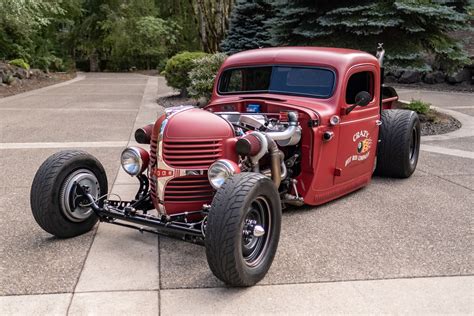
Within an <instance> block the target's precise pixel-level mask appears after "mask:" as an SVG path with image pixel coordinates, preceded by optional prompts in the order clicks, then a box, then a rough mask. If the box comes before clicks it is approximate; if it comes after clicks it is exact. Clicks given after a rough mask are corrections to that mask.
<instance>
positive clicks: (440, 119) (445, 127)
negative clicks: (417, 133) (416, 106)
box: [394, 102, 462, 136]
mask: <svg viewBox="0 0 474 316" xmlns="http://www.w3.org/2000/svg"><path fill="white" fill-rule="evenodd" d="M404 107H405V105H404V104H403V103H400V102H397V103H396V104H395V105H394V108H404ZM418 116H419V118H420V123H421V136H429V135H440V134H446V133H450V132H453V131H455V130H457V129H459V128H461V126H462V124H461V122H459V121H458V120H457V119H455V118H454V117H452V116H451V115H448V114H445V113H441V112H438V111H436V110H433V109H430V110H429V111H428V113H426V114H418Z"/></svg>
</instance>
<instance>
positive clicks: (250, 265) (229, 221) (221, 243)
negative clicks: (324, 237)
mask: <svg viewBox="0 0 474 316" xmlns="http://www.w3.org/2000/svg"><path fill="white" fill-rule="evenodd" d="M280 227H281V203H280V196H279V194H278V191H277V189H276V187H275V185H274V184H273V182H272V181H271V180H270V179H269V178H268V177H265V176H263V175H261V174H257V173H241V174H237V175H235V176H233V177H231V178H229V179H227V180H226V182H225V183H224V184H223V185H222V187H221V188H220V189H219V190H217V192H216V195H215V196H214V199H213V200H212V205H211V209H210V212H209V215H208V218H207V225H206V239H205V245H206V256H207V262H208V263H209V267H210V268H211V270H212V272H213V273H214V275H215V276H216V277H218V278H219V279H220V280H222V281H223V282H224V283H226V284H228V285H231V286H251V285H254V284H256V283H257V282H258V281H260V280H261V279H263V277H264V276H265V274H266V273H267V271H268V269H269V268H270V266H271V264H272V262H273V258H274V257H275V253H276V250H277V247H278V241H279V239H280Z"/></svg>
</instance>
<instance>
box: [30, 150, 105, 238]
mask: <svg viewBox="0 0 474 316" xmlns="http://www.w3.org/2000/svg"><path fill="white" fill-rule="evenodd" d="M66 153H68V152H67V151H66V152H60V153H57V154H55V155H53V156H51V157H50V158H49V159H48V160H52V161H53V162H58V163H59V161H60V159H61V157H62V155H64V154H66ZM48 160H47V161H45V162H44V163H43V165H41V167H40V168H39V170H38V172H37V174H36V176H35V178H34V180H33V185H32V187H33V188H35V187H36V188H37V187H42V186H50V189H48V190H47V191H46V192H43V193H44V194H43V195H42V196H39V197H38V196H37V195H38V193H35V194H36V199H38V198H39V199H40V201H39V204H38V203H35V204H34V205H35V206H33V203H32V208H33V207H36V208H39V209H37V210H33V215H34V217H35V219H36V220H37V222H38V224H40V226H42V228H43V229H45V230H46V231H47V232H49V233H51V234H53V235H55V236H57V237H59V238H69V237H74V236H78V235H81V234H84V233H86V232H88V231H89V230H91V229H92V227H93V226H94V225H95V224H96V223H97V221H98V217H97V215H96V214H95V213H93V212H92V213H91V215H90V216H89V217H88V218H87V219H85V220H84V221H81V222H73V221H71V220H69V219H68V218H67V217H66V215H65V214H64V213H63V210H62V207H61V202H60V196H61V190H62V189H63V186H64V184H65V181H66V179H67V178H68V177H69V176H70V175H71V174H72V173H73V172H75V171H77V170H79V169H85V170H88V171H90V172H92V173H93V174H94V176H95V177H96V178H97V181H98V182H99V187H100V195H104V194H107V192H108V183H107V176H106V174H105V170H104V168H103V166H102V164H101V163H100V162H99V161H98V160H97V159H95V158H94V157H93V156H91V155H89V154H88V153H86V152H82V151H77V152H75V155H74V156H72V157H70V158H68V159H67V160H65V161H64V162H63V163H62V164H61V165H60V166H59V167H57V168H51V167H50V168H49V169H47V168H48V165H50V164H49V163H48ZM51 173H53V174H54V175H53V177H50V178H47V179H45V178H44V176H45V175H46V174H51ZM31 195H32V201H33V191H32V193H31ZM99 205H103V201H100V202H99ZM37 212H41V214H47V216H48V217H47V218H49V222H50V224H49V225H47V226H46V227H45V225H41V223H42V222H41V220H39V219H38V218H37V216H40V215H39V214H37ZM53 223H54V224H53Z"/></svg>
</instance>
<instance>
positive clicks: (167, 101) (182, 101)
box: [156, 94, 199, 108]
mask: <svg viewBox="0 0 474 316" xmlns="http://www.w3.org/2000/svg"><path fill="white" fill-rule="evenodd" d="M156 102H158V104H159V105H161V106H162V107H164V108H169V107H172V106H178V105H193V106H199V102H198V101H197V100H195V99H192V98H186V97H182V96H180V95H179V94H176V95H172V96H168V97H162V98H158V100H157V101H156Z"/></svg>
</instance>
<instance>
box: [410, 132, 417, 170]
mask: <svg viewBox="0 0 474 316" xmlns="http://www.w3.org/2000/svg"><path fill="white" fill-rule="evenodd" d="M417 149H418V129H417V128H416V126H413V129H412V131H411V139H410V151H409V159H410V163H411V164H413V163H415V161H416V158H417V152H418V150H417Z"/></svg>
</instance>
